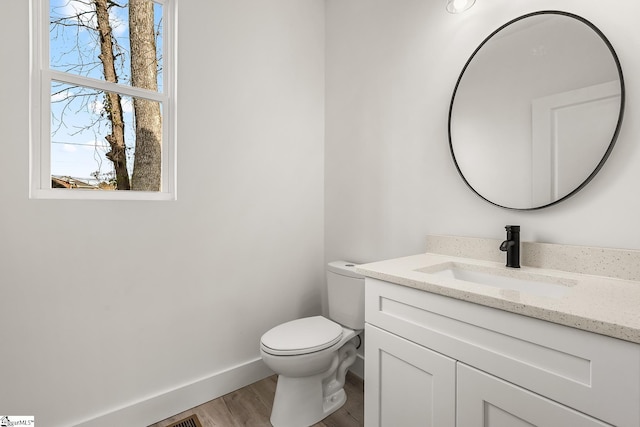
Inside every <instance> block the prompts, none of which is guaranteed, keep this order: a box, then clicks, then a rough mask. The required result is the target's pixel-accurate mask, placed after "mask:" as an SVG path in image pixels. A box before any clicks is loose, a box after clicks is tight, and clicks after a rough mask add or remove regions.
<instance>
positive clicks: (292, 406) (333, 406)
mask: <svg viewBox="0 0 640 427" xmlns="http://www.w3.org/2000/svg"><path fill="white" fill-rule="evenodd" d="M322 393H323V391H322V376H321V375H315V376H313V377H307V378H288V377H283V376H282V375H280V376H278V386H277V388H276V397H275V399H274V401H273V408H272V410H271V424H272V425H273V426H274V427H305V426H310V425H313V424H315V423H317V422H319V421H321V420H323V419H325V418H326V417H328V416H329V415H331V414H332V413H334V412H335V411H337V410H338V409H340V408H341V407H342V405H344V403H345V402H346V401H347V394H346V393H345V392H344V389H340V390H338V391H336V392H334V393H333V394H332V395H330V396H327V397H324V398H323V397H322ZM285 396H286V397H285Z"/></svg>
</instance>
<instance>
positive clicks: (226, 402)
mask: <svg viewBox="0 0 640 427" xmlns="http://www.w3.org/2000/svg"><path fill="white" fill-rule="evenodd" d="M276 382H277V376H276V375H273V376H270V377H267V378H265V379H263V380H262V381H258V382H257V383H254V384H250V385H248V386H246V387H244V388H241V389H240V390H236V391H234V392H232V393H229V394H227V395H224V396H222V397H219V398H217V399H214V400H212V401H210V402H207V403H205V404H202V405H200V406H197V407H195V408H193V409H189V410H188V411H185V412H183V413H181V414H177V415H175V416H173V417H171V418H167V419H166V420H164V421H161V422H159V423H156V424H153V425H151V426H149V427H166V426H168V425H170V424H171V423H174V422H176V421H179V420H181V419H183V418H186V417H188V416H190V415H192V414H196V415H198V418H199V419H200V423H202V427H263V426H264V427H268V426H271V423H270V422H269V416H270V415H271V405H272V404H273V397H274V396H275V392H276ZM344 390H345V392H346V393H347V402H346V403H345V404H344V406H342V408H340V409H339V410H337V411H336V412H334V413H333V414H331V415H330V416H329V417H327V418H325V419H324V420H322V421H321V422H319V423H317V424H314V426H313V427H361V426H363V425H364V397H363V396H364V384H363V382H362V380H361V379H360V378H358V377H357V376H355V375H353V374H352V373H351V372H349V373H348V374H347V380H346V383H345V386H344Z"/></svg>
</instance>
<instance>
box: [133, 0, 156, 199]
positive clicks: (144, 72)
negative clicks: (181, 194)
mask: <svg viewBox="0 0 640 427" xmlns="http://www.w3.org/2000/svg"><path fill="white" fill-rule="evenodd" d="M129 42H130V45H131V85H132V86H134V87H138V88H142V89H149V90H153V91H157V90H158V82H157V79H158V63H157V58H156V39H155V32H154V16H153V2H152V1H150V0H130V1H129ZM133 108H134V114H135V125H136V126H135V127H136V155H135V159H134V162H133V176H132V177H131V188H132V189H133V190H141V191H160V187H161V182H162V179H161V177H162V116H161V114H160V103H158V102H156V101H148V100H146V99H138V98H134V100H133Z"/></svg>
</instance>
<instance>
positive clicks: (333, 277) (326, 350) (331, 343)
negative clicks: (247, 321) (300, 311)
mask: <svg viewBox="0 0 640 427" xmlns="http://www.w3.org/2000/svg"><path fill="white" fill-rule="evenodd" d="M327 293H328V304H329V318H326V317H323V316H313V317H305V318H302V319H297V320H292V321H290V322H286V323H283V324H281V325H279V326H276V327H274V328H273V329H271V330H269V331H267V332H266V333H265V334H264V335H263V336H262V338H261V339H260V354H261V355H262V360H263V361H264V363H265V364H266V365H267V366H268V367H269V368H271V369H272V370H273V371H274V372H275V373H276V374H278V385H277V387H276V395H275V399H274V401H273V408H272V410H271V424H272V425H273V426H274V427H305V426H310V425H312V424H315V423H317V422H318V421H320V420H322V419H324V418H326V417H328V416H329V415H331V414H332V413H333V412H335V411H336V410H338V409H339V408H340V407H341V406H342V405H343V404H344V403H345V402H346V400H347V395H346V393H345V391H344V381H345V375H346V374H347V370H348V369H349V367H350V366H351V365H353V363H354V362H355V360H356V348H357V346H359V345H360V333H361V332H362V330H363V329H364V276H362V275H361V274H359V273H357V272H356V271H355V266H354V264H353V263H349V262H346V261H334V262H330V263H329V264H328V265H327Z"/></svg>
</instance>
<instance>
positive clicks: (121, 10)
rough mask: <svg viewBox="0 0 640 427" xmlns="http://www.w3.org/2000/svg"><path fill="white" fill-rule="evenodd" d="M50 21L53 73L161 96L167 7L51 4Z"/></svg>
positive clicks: (136, 2) (69, 0) (97, 0)
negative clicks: (163, 13) (133, 88)
mask: <svg viewBox="0 0 640 427" xmlns="http://www.w3.org/2000/svg"><path fill="white" fill-rule="evenodd" d="M49 18H50V19H49V39H50V47H49V61H50V67H51V68H52V69H54V70H57V71H63V72H67V73H72V74H77V75H81V76H85V77H91V78H95V79H100V80H106V81H109V82H114V83H120V84H124V85H130V86H135V87H139V88H143V89H149V90H154V91H160V92H162V68H163V62H162V37H163V22H162V5H160V4H157V3H154V2H153V1H151V0H130V1H129V2H128V3H127V2H126V1H123V2H116V3H114V2H111V1H108V0H50V3H49ZM101 33H102V34H106V35H108V37H104V38H101V37H100V34H101Z"/></svg>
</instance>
